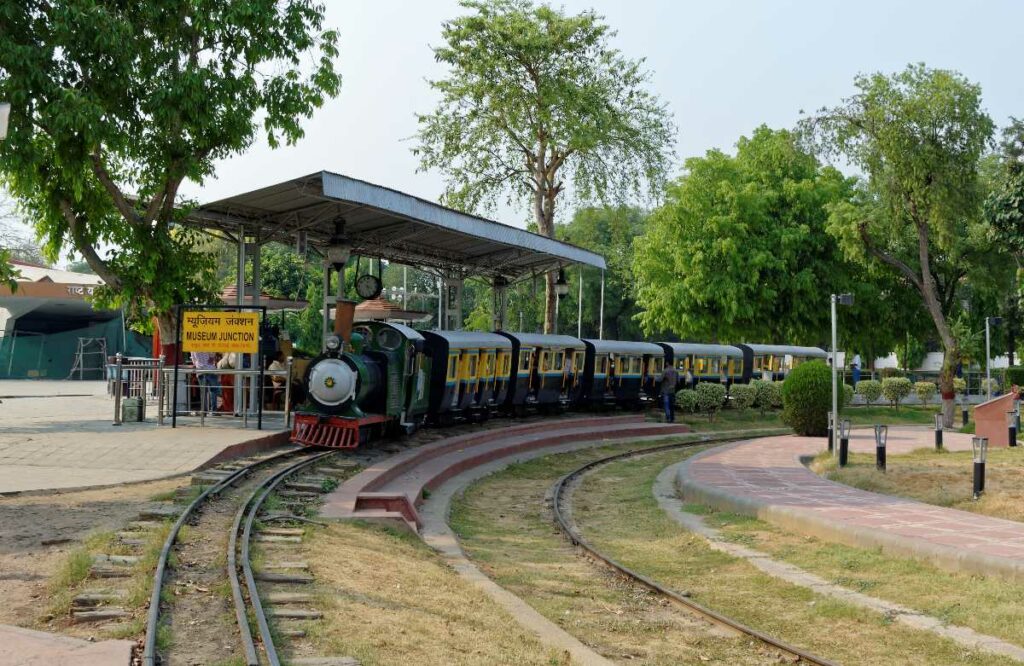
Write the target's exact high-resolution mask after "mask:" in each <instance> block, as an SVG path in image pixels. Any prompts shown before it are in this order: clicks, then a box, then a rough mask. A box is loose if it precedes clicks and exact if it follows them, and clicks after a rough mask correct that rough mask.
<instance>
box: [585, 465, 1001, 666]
mask: <svg viewBox="0 0 1024 666" xmlns="http://www.w3.org/2000/svg"><path fill="white" fill-rule="evenodd" d="M678 459H679V455H678V454H675V455H672V454H660V455H655V456H651V457H648V458H645V459H636V460H631V461H628V462H623V463H618V464H614V465H611V466H608V467H605V468H602V469H601V470H598V471H597V472H596V473H594V474H593V475H591V476H589V477H588V478H587V479H586V480H585V481H584V483H583V484H582V486H581V488H580V489H579V490H578V491H577V494H576V497H577V505H576V517H577V520H578V521H579V522H580V524H581V525H582V526H583V531H584V534H585V535H587V536H588V537H589V538H591V539H592V540H593V542H594V543H595V544H596V545H598V546H599V547H601V548H603V549H604V550H605V551H606V552H608V553H609V554H610V555H612V556H613V557H616V558H619V559H620V560H621V561H623V562H624V563H625V564H627V565H628V566H631V567H634V568H636V569H638V570H639V571H641V572H642V573H645V574H647V575H649V576H652V577H653V578H655V579H656V580H659V581H661V582H663V583H665V584H667V585H669V586H671V587H673V588H675V589H677V590H687V591H689V592H690V594H691V595H692V596H693V598H694V599H695V600H697V601H699V602H701V603H704V604H706V605H708V606H710V607H711V608H714V609H716V610H719V611H721V612H723V613H725V614H727V615H730V616H732V617H734V618H736V619H738V620H740V621H743V622H745V623H747V624H749V625H751V626H754V627H757V628H759V629H761V630H764V631H766V632H768V633H770V634H772V635H775V636H777V637H779V638H782V639H784V640H787V641H790V642H792V643H794V644H797V645H801V646H803V647H805V648H807V649H810V650H811V651H813V652H816V653H817V654H819V655H822V656H824V657H828V658H831V659H834V660H836V661H839V662H841V663H848V664H878V665H888V664H910V663H913V664H1008V663H1015V662H1012V661H1010V660H1007V659H1005V658H1001V657H993V656H989V655H985V654H981V653H977V652H972V651H968V650H965V649H963V648H960V647H959V646H957V645H955V644H954V643H952V642H951V641H948V640H945V639H940V638H938V637H936V636H935V635H934V634H931V633H928V632H923V631H916V630H912V629H909V628H906V627H904V626H901V625H896V624H893V623H892V621H891V619H890V618H887V617H885V616H883V615H881V614H878V613H874V612H871V611H866V610H862V609H859V608H857V607H854V606H851V605H849V604H846V603H842V602H838V601H835V600H833V599H830V598H828V597H825V596H821V595H818V594H815V593H813V592H811V591H809V590H807V589H805V588H801V587H797V586H794V585H791V584H788V583H784V582H781V581H779V580H777V579H774V578H771V577H769V576H767V575H765V574H763V573H761V572H760V571H758V570H757V569H755V568H754V567H753V566H752V565H751V564H749V563H748V562H746V561H745V560H741V559H737V558H734V557H731V556H728V555H725V554H723V553H720V552H717V551H714V550H711V549H710V548H709V547H707V545H706V544H705V543H704V541H703V540H702V539H701V538H699V537H696V536H694V535H692V534H690V533H688V532H686V531H685V530H683V529H682V528H681V527H679V526H678V525H677V524H676V523H674V522H673V521H672V520H671V519H669V518H668V517H667V516H666V515H664V513H663V512H662V511H661V510H660V509H659V507H658V506H657V503H656V501H655V499H654V497H653V496H652V494H651V483H652V482H653V479H654V477H655V476H656V475H657V473H658V472H659V471H660V470H661V469H662V468H663V467H664V466H665V465H666V464H668V463H670V462H673V461H674V460H678Z"/></svg>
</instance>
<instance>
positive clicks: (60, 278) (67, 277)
mask: <svg viewBox="0 0 1024 666" xmlns="http://www.w3.org/2000/svg"><path fill="white" fill-rule="evenodd" d="M8 263H9V264H10V266H11V267H12V268H13V269H14V270H16V271H18V272H19V273H20V274H21V275H19V276H18V277H17V278H16V279H17V280H22V281H25V282H39V281H40V280H49V281H50V282H56V283H57V284H103V280H101V279H100V277H99V276H98V275H94V274H92V273H74V272H72V271H64V270H61V269H59V268H47V267H46V266H39V265H37V264H31V263H28V262H27V261H19V260H17V259H12V260H11V261H9V262H8Z"/></svg>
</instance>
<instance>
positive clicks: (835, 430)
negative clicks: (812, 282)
mask: <svg viewBox="0 0 1024 666" xmlns="http://www.w3.org/2000/svg"><path fill="white" fill-rule="evenodd" d="M831 301H832V452H833V455H836V456H838V455H839V385H838V384H837V383H836V378H837V372H838V368H837V367H836V366H837V365H838V364H839V354H837V353H836V345H837V344H838V342H837V341H836V337H837V335H836V328H837V327H836V295H835V294H832V297H831Z"/></svg>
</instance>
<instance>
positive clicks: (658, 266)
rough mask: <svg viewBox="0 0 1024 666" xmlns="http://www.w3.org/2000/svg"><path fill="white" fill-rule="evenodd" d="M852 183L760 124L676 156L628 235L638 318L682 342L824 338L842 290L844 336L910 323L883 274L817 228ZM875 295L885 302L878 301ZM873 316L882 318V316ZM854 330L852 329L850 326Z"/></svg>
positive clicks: (868, 341) (862, 338)
mask: <svg viewBox="0 0 1024 666" xmlns="http://www.w3.org/2000/svg"><path fill="white" fill-rule="evenodd" d="M852 192H853V181H852V180H851V179H849V178H846V177H844V176H843V175H842V174H841V173H840V172H839V171H837V170H836V169H834V168H832V167H828V166H822V165H821V164H820V163H819V162H818V161H817V159H815V157H814V156H813V155H811V154H809V153H808V152H806V151H805V150H803V149H802V148H801V147H800V146H799V145H798V142H797V139H796V136H795V135H794V134H793V133H792V132H790V131H788V130H773V129H769V128H768V127H765V126H761V127H758V128H757V129H756V130H754V132H753V134H752V135H751V136H750V137H741V138H740V139H739V141H738V142H737V149H736V154H735V155H728V154H726V153H723V152H722V151H720V150H710V151H708V152H707V154H706V155H705V156H704V157H694V158H691V159H688V160H687V161H686V170H685V174H684V175H683V176H681V177H680V178H679V179H678V180H676V181H675V182H674V183H672V184H671V185H670V186H669V187H668V196H667V201H666V202H665V204H664V205H663V206H661V207H660V208H658V209H657V210H655V211H654V213H653V214H652V216H651V220H650V222H649V224H648V227H647V232H646V234H644V235H643V236H642V237H640V238H639V239H638V240H637V247H636V258H635V263H634V270H635V273H636V276H637V291H638V300H639V304H640V308H641V315H640V322H641V324H642V325H643V328H644V330H645V331H647V332H649V333H653V332H655V331H669V332H673V333H675V334H677V335H679V336H681V337H683V338H686V339H696V340H718V341H733V342H739V341H764V342H789V343H793V344H815V345H818V344H824V343H825V342H826V338H827V332H828V328H829V308H828V294H830V293H840V292H852V293H854V294H855V297H856V299H855V306H854V308H853V309H851V310H849V311H844V312H843V318H844V324H843V327H842V330H843V332H844V335H845V341H846V342H848V343H852V344H853V345H854V346H855V347H857V348H860V349H863V350H864V351H878V352H882V351H884V346H885V345H886V344H890V343H891V340H892V336H893V335H894V332H899V331H903V330H905V328H903V326H905V325H907V322H912V321H913V314H912V313H913V311H914V309H913V308H910V310H909V312H910V313H911V316H910V317H907V311H903V312H902V313H901V315H900V317H901V318H902V319H903V320H904V324H903V326H900V325H895V324H896V317H895V316H894V315H892V314H889V313H892V312H893V306H894V305H896V304H898V303H900V291H899V290H898V289H896V288H895V287H896V285H895V284H894V281H892V280H888V281H887V280H885V279H882V277H881V276H879V275H877V274H872V273H871V272H870V271H868V270H865V269H863V268H860V267H856V266H854V265H853V264H851V263H849V262H846V261H844V259H843V256H842V254H841V252H839V251H838V249H837V248H836V247H835V243H834V242H833V240H832V239H831V238H830V237H829V236H828V234H827V233H826V231H825V223H826V221H827V219H828V210H829V206H831V205H833V204H836V203H838V202H842V201H845V200H847V199H848V198H849V197H850V196H851V195H852ZM883 296H886V297H887V298H886V299H885V300H886V302H883ZM882 324H884V325H882ZM853 334H856V335H853Z"/></svg>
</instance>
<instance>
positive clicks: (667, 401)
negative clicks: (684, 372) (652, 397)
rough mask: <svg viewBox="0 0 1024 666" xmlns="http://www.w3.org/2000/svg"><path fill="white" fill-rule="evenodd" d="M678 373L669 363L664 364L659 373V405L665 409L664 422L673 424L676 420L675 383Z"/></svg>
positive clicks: (677, 379)
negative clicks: (663, 368)
mask: <svg viewBox="0 0 1024 666" xmlns="http://www.w3.org/2000/svg"><path fill="white" fill-rule="evenodd" d="M678 381H679V371H678V370H676V369H675V366H673V365H672V364H671V363H666V364H665V371H664V372H662V373H661V403H662V405H663V406H664V407H665V422H666V423H675V420H676V383H677V382H678Z"/></svg>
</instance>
